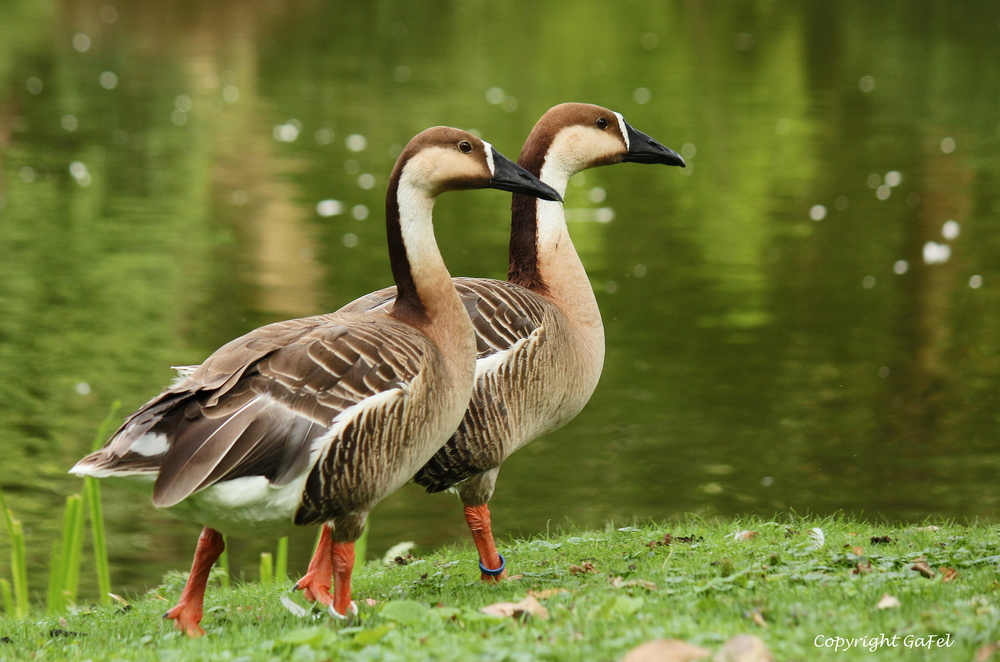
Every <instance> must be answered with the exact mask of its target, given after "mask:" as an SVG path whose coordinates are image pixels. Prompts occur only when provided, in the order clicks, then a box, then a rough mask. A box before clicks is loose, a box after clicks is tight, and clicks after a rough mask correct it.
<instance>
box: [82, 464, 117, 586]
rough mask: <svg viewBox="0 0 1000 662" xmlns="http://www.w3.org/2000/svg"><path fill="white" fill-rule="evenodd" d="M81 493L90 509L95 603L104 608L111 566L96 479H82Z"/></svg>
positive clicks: (109, 583) (88, 477) (99, 490)
mask: <svg viewBox="0 0 1000 662" xmlns="http://www.w3.org/2000/svg"><path fill="white" fill-rule="evenodd" d="M83 493H84V495H85V496H86V498H87V507H88V508H89V509H90V531H91V533H92V534H93V538H94V565H95V566H96V569H97V591H98V595H97V603H98V604H100V605H102V606H106V605H108V604H110V602H111V598H110V597H109V596H108V593H110V592H111V565H110V564H109V563H108V542H107V539H106V538H105V536H104V510H103V508H101V486H100V484H99V483H98V482H97V479H96V478H91V477H90V476H87V477H86V478H84V479H83Z"/></svg>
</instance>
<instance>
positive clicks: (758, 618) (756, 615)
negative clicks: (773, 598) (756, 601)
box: [750, 609, 767, 630]
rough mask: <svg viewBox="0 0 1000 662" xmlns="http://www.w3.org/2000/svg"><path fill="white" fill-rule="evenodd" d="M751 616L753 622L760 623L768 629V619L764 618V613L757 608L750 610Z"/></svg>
mask: <svg viewBox="0 0 1000 662" xmlns="http://www.w3.org/2000/svg"><path fill="white" fill-rule="evenodd" d="M750 618H752V619H753V622H754V623H756V624H757V625H759V626H760V627H762V628H764V629H765V630H766V629H767V621H765V620H764V615H763V614H762V613H760V612H759V611H757V610H756V609H754V610H753V611H752V612H750Z"/></svg>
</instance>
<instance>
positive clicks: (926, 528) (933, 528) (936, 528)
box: [917, 524, 941, 531]
mask: <svg viewBox="0 0 1000 662" xmlns="http://www.w3.org/2000/svg"><path fill="white" fill-rule="evenodd" d="M940 530H941V527H940V526H934V525H933V524H931V525H930V526H918V527H917V531H940Z"/></svg>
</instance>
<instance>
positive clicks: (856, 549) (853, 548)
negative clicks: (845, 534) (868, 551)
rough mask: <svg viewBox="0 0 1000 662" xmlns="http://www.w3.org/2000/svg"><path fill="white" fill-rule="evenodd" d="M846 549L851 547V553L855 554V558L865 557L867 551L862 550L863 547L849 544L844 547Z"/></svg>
mask: <svg viewBox="0 0 1000 662" xmlns="http://www.w3.org/2000/svg"><path fill="white" fill-rule="evenodd" d="M844 547H850V548H851V553H852V554H854V555H855V556H864V554H865V550H864V549H862V548H861V547H858V546H857V545H851V544H847V545H844Z"/></svg>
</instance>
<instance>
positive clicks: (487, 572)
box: [479, 552, 507, 577]
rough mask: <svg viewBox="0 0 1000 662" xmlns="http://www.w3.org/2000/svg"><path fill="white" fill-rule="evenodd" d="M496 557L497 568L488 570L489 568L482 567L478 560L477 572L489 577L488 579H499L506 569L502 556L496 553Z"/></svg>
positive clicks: (505, 562)
mask: <svg viewBox="0 0 1000 662" xmlns="http://www.w3.org/2000/svg"><path fill="white" fill-rule="evenodd" d="M497 556H499V557H500V567H499V568H497V569H496V570H490V569H489V568H487V567H486V566H484V565H483V562H482V560H480V561H479V572H481V573H483V574H484V575H489V576H490V577H499V576H500V575H501V574H503V571H504V570H506V569H507V561H506V560H505V559H504V557H503V554H501V553H500V552H497Z"/></svg>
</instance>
